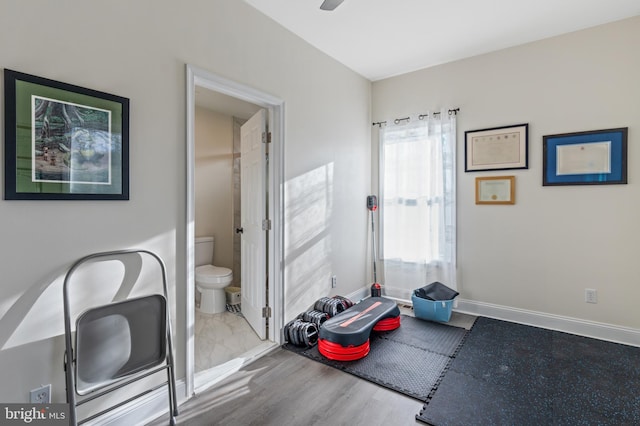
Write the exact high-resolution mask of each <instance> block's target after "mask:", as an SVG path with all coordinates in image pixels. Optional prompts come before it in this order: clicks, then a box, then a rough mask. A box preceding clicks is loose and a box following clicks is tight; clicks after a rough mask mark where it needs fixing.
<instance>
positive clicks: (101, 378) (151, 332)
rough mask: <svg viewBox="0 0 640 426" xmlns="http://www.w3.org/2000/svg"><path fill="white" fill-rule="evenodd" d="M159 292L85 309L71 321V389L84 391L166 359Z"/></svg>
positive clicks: (163, 301) (163, 312) (163, 308)
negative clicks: (73, 386)
mask: <svg viewBox="0 0 640 426" xmlns="http://www.w3.org/2000/svg"><path fill="white" fill-rule="evenodd" d="M166 309H167V302H166V299H165V298H164V296H162V295H159V294H156V295H151V296H145V297H140V298H136V299H128V300H125V301H122V302H117V303H111V304H108V305H104V306H99V307H96V308H92V309H89V310H87V311H85V312H84V313H82V314H81V315H80V316H78V319H77V321H76V379H77V380H76V392H77V393H78V395H86V394H87V393H89V392H93V391H95V390H98V389H101V388H104V387H106V386H109V385H110V384H112V383H114V382H117V381H119V380H121V379H123V378H126V377H128V376H131V375H133V374H135V373H137V372H140V371H142V370H145V369H147V368H151V367H154V366H156V365H158V364H160V363H162V362H163V361H164V360H165V357H166V348H167V341H166V336H167V320H166Z"/></svg>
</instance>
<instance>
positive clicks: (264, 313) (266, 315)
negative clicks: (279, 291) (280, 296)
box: [262, 306, 271, 318]
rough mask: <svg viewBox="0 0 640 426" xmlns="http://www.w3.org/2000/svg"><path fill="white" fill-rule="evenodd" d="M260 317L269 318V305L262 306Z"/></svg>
mask: <svg viewBox="0 0 640 426" xmlns="http://www.w3.org/2000/svg"><path fill="white" fill-rule="evenodd" d="M262 318H271V306H265V307H264V308H262Z"/></svg>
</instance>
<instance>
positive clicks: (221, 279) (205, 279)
mask: <svg viewBox="0 0 640 426" xmlns="http://www.w3.org/2000/svg"><path fill="white" fill-rule="evenodd" d="M232 274H233V271H232V270H231V269H229V268H223V267H221V266H213V265H202V266H198V267H197V268H196V281H197V282H198V283H202V284H224V283H227V282H228V281H229V278H231V275H232Z"/></svg>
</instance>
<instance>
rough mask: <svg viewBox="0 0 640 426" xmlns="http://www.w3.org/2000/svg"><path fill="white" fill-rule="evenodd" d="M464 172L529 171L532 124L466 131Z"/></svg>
mask: <svg viewBox="0 0 640 426" xmlns="http://www.w3.org/2000/svg"><path fill="white" fill-rule="evenodd" d="M464 138H465V145H464V156H465V168H464V171H465V172H475V171H487V170H509V169H527V168H529V157H528V151H529V139H528V138H529V124H528V123H524V124H515V125H512V126H504V127H492V128H490V129H480V130H468V131H466V132H464Z"/></svg>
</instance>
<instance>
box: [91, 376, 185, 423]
mask: <svg viewBox="0 0 640 426" xmlns="http://www.w3.org/2000/svg"><path fill="white" fill-rule="evenodd" d="M186 389H187V387H186V383H185V382H184V380H176V395H177V398H178V406H180V404H181V403H182V402H184V400H185V397H184V395H185V393H186ZM161 416H166V419H167V424H169V396H168V395H167V387H166V386H164V387H162V388H160V389H156V390H155V391H153V392H150V393H149V394H148V395H145V396H143V397H140V398H139V399H136V400H135V401H132V402H130V403H129V404H126V405H123V406H122V407H119V408H117V409H115V410H113V411H111V412H109V413H107V414H105V415H103V416H100V417H98V418H96V419H94V420H91V421H89V422H87V423H85V424H87V425H90V426H122V425H136V426H138V425H145V424H147V423H149V422H151V421H152V420H154V419H157V418H158V417H161ZM177 419H178V420H179V419H180V416H178V417H177Z"/></svg>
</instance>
